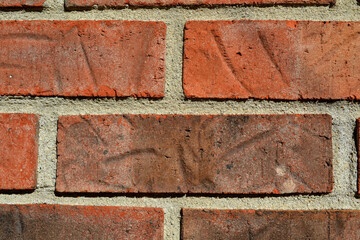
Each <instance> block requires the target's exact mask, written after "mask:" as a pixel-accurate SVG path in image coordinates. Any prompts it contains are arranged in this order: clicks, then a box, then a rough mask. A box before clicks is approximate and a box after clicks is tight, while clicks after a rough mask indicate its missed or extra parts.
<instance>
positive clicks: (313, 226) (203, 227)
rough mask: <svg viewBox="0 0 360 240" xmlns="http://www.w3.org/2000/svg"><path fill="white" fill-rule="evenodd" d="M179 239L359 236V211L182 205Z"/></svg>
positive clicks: (256, 239) (358, 237)
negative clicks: (278, 209)
mask: <svg viewBox="0 0 360 240" xmlns="http://www.w3.org/2000/svg"><path fill="white" fill-rule="evenodd" d="M182 215H183V216H182V239H183V240H202V239H254V240H262V239H279V240H288V239H311V240H315V239H339V240H340V239H360V228H359V225H360V211H350V210H348V211H346V210H343V211H342V210H326V211H270V210H201V209H183V211H182Z"/></svg>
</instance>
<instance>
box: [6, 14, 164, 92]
mask: <svg viewBox="0 0 360 240" xmlns="http://www.w3.org/2000/svg"><path fill="white" fill-rule="evenodd" d="M165 32H166V25H165V24H164V23H162V22H139V21H1V22H0V46H1V48H0V94H1V95H33V96H69V97H77V96H83V97H95V96H98V97H127V96H135V97H153V98H159V97H162V96H163V95H164V54H165Z"/></svg>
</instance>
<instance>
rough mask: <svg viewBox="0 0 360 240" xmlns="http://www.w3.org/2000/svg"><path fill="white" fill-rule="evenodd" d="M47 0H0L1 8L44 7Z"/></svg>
mask: <svg viewBox="0 0 360 240" xmlns="http://www.w3.org/2000/svg"><path fill="white" fill-rule="evenodd" d="M44 2H45V0H0V8H5V7H42V5H43V3H44Z"/></svg>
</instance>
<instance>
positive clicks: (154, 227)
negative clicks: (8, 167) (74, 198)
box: [0, 205, 164, 240]
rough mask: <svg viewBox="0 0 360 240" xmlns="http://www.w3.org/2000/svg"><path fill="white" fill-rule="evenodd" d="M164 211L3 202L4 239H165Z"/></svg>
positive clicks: (1, 234)
mask: <svg viewBox="0 0 360 240" xmlns="http://www.w3.org/2000/svg"><path fill="white" fill-rule="evenodd" d="M163 215H164V214H163V211H162V210H161V209H157V208H126V207H104V206H66V205H0V238H1V239H37V240H40V239H44V240H48V239H74V240H78V239H144V240H145V239H154V240H155V239H159V240H160V239H163V222H164V216H163Z"/></svg>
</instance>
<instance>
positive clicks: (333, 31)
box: [183, 20, 360, 100]
mask: <svg viewBox="0 0 360 240" xmlns="http://www.w3.org/2000/svg"><path fill="white" fill-rule="evenodd" d="M359 32H360V24H359V23H357V22H309V21H300V22H295V21H250V20H241V21H191V22H188V23H187V24H186V27H185V47H184V75H183V87H184V92H185V95H186V97H188V98H220V99H247V98H255V99H285V100H299V99H328V100H330V99H331V100H334V99H357V100H358V99H360V88H359V86H360V85H359V79H360V68H359V67H358V65H359V63H360V62H359V58H358V56H357V53H358V52H359V51H360V42H359V41H358V36H359V34H358V33H359Z"/></svg>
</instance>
